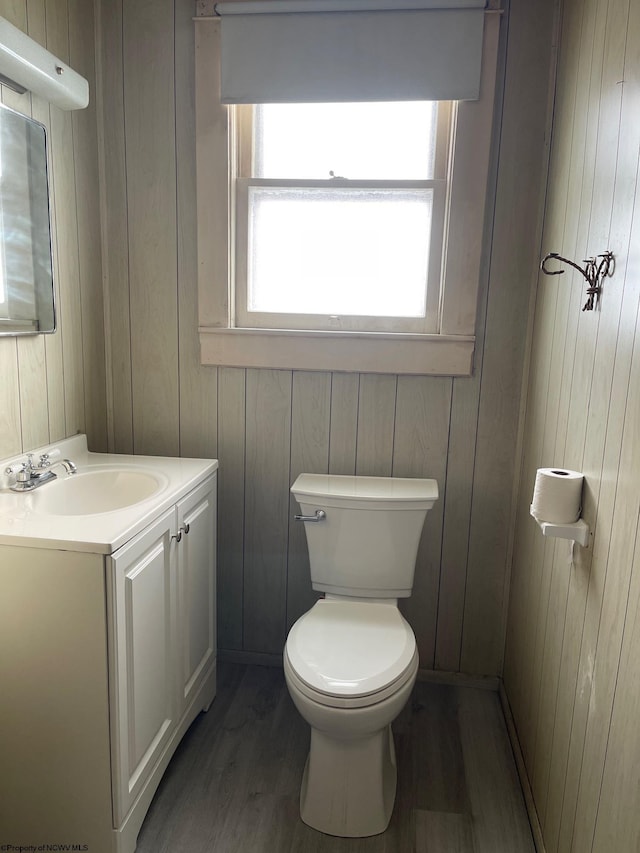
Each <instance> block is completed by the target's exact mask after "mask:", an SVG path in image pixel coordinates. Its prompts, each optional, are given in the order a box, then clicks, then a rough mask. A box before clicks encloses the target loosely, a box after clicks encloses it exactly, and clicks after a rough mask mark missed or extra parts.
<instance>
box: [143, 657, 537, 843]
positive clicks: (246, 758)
mask: <svg viewBox="0 0 640 853" xmlns="http://www.w3.org/2000/svg"><path fill="white" fill-rule="evenodd" d="M394 735H395V743H396V751H397V758H398V768H399V769H398V793H397V797H396V804H395V809H394V812H393V817H392V819H391V823H390V825H389V828H388V829H387V831H386V832H385V833H383V834H382V835H378V836H374V837H372V838H366V839H344V838H333V837H330V836H326V835H323V834H322V833H319V832H316V831H315V830H313V829H310V828H309V827H308V826H306V825H305V824H304V823H302V821H301V820H300V817H299V813H298V794H299V788H300V779H301V776H302V770H303V767H304V762H305V758H306V754H307V749H308V745H309V731H308V726H307V725H306V723H305V722H304V721H303V720H302V719H301V718H300V716H299V714H298V712H297V711H296V709H295V708H294V706H293V704H292V702H291V700H290V698H289V694H288V692H287V689H286V685H285V683H284V677H283V673H282V671H281V670H280V669H276V668H270V667H258V666H241V665H236V664H228V663H226V664H221V665H220V668H219V675H218V695H217V697H216V700H215V701H214V703H213V705H212V706H211V708H210V710H209V712H208V713H206V714H201V715H200V716H199V717H198V719H197V720H196V721H195V722H194V724H193V726H192V727H191V729H190V730H189V732H187V735H186V736H185V738H184V740H183V741H182V743H181V745H180V746H179V747H178V750H177V752H176V754H175V756H174V758H173V760H172V761H171V764H170V765H169V767H168V769H167V772H166V774H165V777H164V779H163V781H162V783H161V785H160V787H159V789H158V791H157V794H156V796H155V799H154V801H153V803H152V805H151V808H150V810H149V813H148V815H147V818H146V820H145V823H144V824H143V826H142V829H141V831H140V835H139V837H138V848H137V853H165V851H167V853H168V851H171V853H205V851H206V853H211V851H216V853H412V851H415V853H533V850H534V846H533V842H532V838H531V832H530V829H529V824H528V821H527V816H526V812H525V807H524V802H523V798H522V793H521V790H520V786H519V783H518V778H517V775H516V770H515V765H514V761H513V756H512V753H511V748H510V745H509V741H508V738H507V733H506V729H505V725H504V720H503V718H502V712H501V709H500V705H499V701H498V697H497V695H496V694H495V693H492V692H490V691H487V690H475V689H471V688H462V687H451V686H445V685H439V684H438V685H436V684H431V683H425V682H419V683H418V684H416V687H415V690H414V693H413V697H412V700H411V701H410V702H409V703H408V704H407V707H406V708H405V710H404V711H403V712H402V714H401V715H400V717H399V718H398V719H397V721H396V722H395V724H394Z"/></svg>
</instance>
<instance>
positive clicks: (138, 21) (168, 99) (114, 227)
mask: <svg viewBox="0 0 640 853" xmlns="http://www.w3.org/2000/svg"><path fill="white" fill-rule="evenodd" d="M531 5H532V4H530V3H527V2H526V0H513V2H512V3H511V7H512V13H511V16H510V17H509V18H508V17H507V16H505V18H504V23H503V27H504V28H506V27H507V21H508V22H509V23H508V26H509V51H508V53H507V58H506V61H507V63H508V66H509V69H508V72H507V83H506V88H505V100H504V103H505V110H504V113H501V112H500V110H498V114H497V116H496V149H495V152H496V158H497V154H498V143H499V151H500V168H499V170H498V178H497V181H498V190H497V194H498V195H497V198H498V201H497V207H496V212H495V219H496V223H497V230H499V236H497V237H496V240H495V242H494V244H493V247H492V246H491V245H489V244H487V245H486V246H485V250H484V255H485V269H487V270H488V268H489V264H490V265H491V276H490V286H489V288H488V290H487V287H486V286H485V287H484V288H483V296H482V301H481V307H480V314H481V320H480V324H479V330H478V331H479V338H478V349H477V362H476V363H477V367H476V371H475V375H474V376H473V378H471V379H456V380H452V379H451V378H438V377H436V378H422V377H412V378H409V377H402V376H400V377H398V376H393V375H389V376H378V375H357V374H346V373H338V372H336V373H333V374H330V373H322V372H319V373H313V372H305V371H295V370H293V371H291V370H289V371H287V370H283V371H273V370H254V369H249V370H245V369H242V368H215V367H202V366H201V365H200V363H199V351H198V342H197V288H196V269H197V266H196V265H197V255H196V242H195V241H196V230H197V229H196V220H195V209H196V206H195V188H196V174H195V131H194V107H193V98H194V82H193V73H194V71H193V68H194V56H193V50H194V48H193V44H194V35H193V26H194V25H193V22H192V15H193V12H194V7H193V4H192V3H190V2H188V1H187V0H154V2H152V0H101V4H100V7H101V10H100V42H99V47H100V53H101V67H102V85H103V98H104V113H103V116H102V126H103V128H104V138H103V143H104V144H103V151H104V177H105V180H104V187H103V190H104V199H105V201H104V211H105V229H104V230H105V246H106V258H105V269H106V275H107V282H108V294H107V303H108V306H109V318H110V331H109V348H110V353H111V363H112V366H113V367H112V373H111V376H110V385H111V387H110V399H111V400H112V401H113V406H112V418H113V429H112V435H111V446H112V449H114V450H116V451H118V452H129V451H134V452H136V453H167V454H175V453H181V454H183V455H190V456H197V455H200V456H217V457H218V458H219V459H220V480H219V488H220V500H219V506H220V519H219V521H220V523H219V531H220V533H219V562H218V566H219V576H218V584H219V625H220V636H219V645H220V647H221V648H222V649H223V650H227V651H232V652H241V653H247V652H250V653H253V654H255V655H266V656H276V655H280V654H281V652H282V648H283V644H284V640H285V636H286V630H287V627H288V626H289V625H290V624H291V623H292V621H293V620H294V619H295V618H296V617H297V616H298V615H299V614H300V613H301V612H303V611H304V610H305V609H306V608H308V607H309V605H310V604H311V603H312V601H313V595H312V592H311V589H310V583H309V578H308V562H307V555H306V548H305V543H304V539H303V534H302V532H301V531H300V529H298V528H297V527H294V526H293V525H292V524H291V523H290V520H291V516H292V511H293V509H294V507H293V503H292V501H291V499H290V496H289V491H288V489H289V485H290V483H291V482H292V480H293V479H294V478H295V476H296V474H297V473H298V472H300V471H302V470H305V469H306V470H313V471H327V470H329V471H332V472H335V473H353V472H357V473H360V474H384V475H389V474H393V475H396V476H419V477H421V476H433V477H436V478H437V480H438V483H439V487H440V500H439V501H438V503H437V504H436V507H435V508H434V510H433V511H432V512H431V513H430V515H429V518H428V521H427V525H426V529H425V535H424V539H423V543H422V545H421V548H420V555H419V561H418V568H417V573H416V585H415V590H414V595H413V597H412V598H411V599H410V600H409V601H407V602H406V603H405V604H404V605H403V606H404V610H405V612H406V614H407V616H408V618H409V619H410V621H411V623H412V625H413V627H414V629H415V631H416V634H417V637H418V644H419V648H420V655H421V665H422V666H423V667H425V668H432V667H434V668H439V669H443V670H450V671H460V670H461V669H462V670H464V671H467V672H470V673H476V674H486V675H496V674H498V673H499V672H500V671H501V667H502V655H503V644H504V631H505V615H506V614H505V593H506V588H507V583H508V576H507V565H508V562H509V542H510V520H511V516H512V504H513V495H512V493H513V474H514V469H515V458H516V452H517V435H518V416H519V406H520V387H521V379H522V369H523V360H524V350H525V345H524V344H525V337H526V327H527V311H528V305H529V298H530V297H529V294H530V288H531V285H532V283H533V281H534V280H535V275H534V271H535V268H536V265H537V256H538V246H537V245H536V234H537V233H538V223H539V219H540V216H539V209H538V206H537V204H536V199H537V198H538V196H539V193H540V188H541V187H542V186H543V178H542V175H543V170H544V165H545V161H546V156H545V115H546V110H547V100H548V83H547V79H548V68H549V61H550V49H551V37H550V33H551V29H552V17H553V6H554V3H553V0H544V2H540V3H538V4H536V8H535V9H531ZM504 44H505V45H506V41H505V42H504ZM503 60H504V56H503ZM494 165H495V163H494ZM265 659H267V658H265Z"/></svg>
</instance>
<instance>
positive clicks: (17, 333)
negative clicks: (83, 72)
mask: <svg viewBox="0 0 640 853" xmlns="http://www.w3.org/2000/svg"><path fill="white" fill-rule="evenodd" d="M0 110H5V111H6V112H8V113H12V114H13V115H15V116H18V117H19V118H20V119H22V120H24V121H25V122H28V123H29V124H31V125H35V126H37V127H39V128H41V129H42V132H43V137H44V166H45V181H46V186H47V222H48V227H47V233H48V236H49V258H50V263H51V312H52V316H53V322H52V326H51V328H48V329H28V330H24V331H23V330H20V329H7V330H6V331H5V330H4V329H3V328H2V324H1V323H0V337H22V336H24V335H30V336H34V335H52V334H54V333H55V332H56V331H57V329H58V305H57V297H56V273H55V265H54V257H53V238H54V235H53V223H52V219H51V204H52V200H51V183H50V180H49V179H50V168H49V141H48V132H47V128H46V126H45V125H44V124H43V123H42V122H40V121H38V120H37V119H34V118H33V117H32V116H30V115H27V114H26V113H23V112H20V111H19V110H15V109H13V108H11V107H8V106H7V105H6V104H2V103H0ZM0 240H2V235H1V234H0ZM36 298H37V296H36Z"/></svg>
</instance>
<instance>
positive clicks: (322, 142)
mask: <svg viewBox="0 0 640 853" xmlns="http://www.w3.org/2000/svg"><path fill="white" fill-rule="evenodd" d="M449 116H450V105H449V104H448V103H440V104H438V103H437V102H423V101H422V102H408V103H402V102H391V103H355V104H350V103H339V104H261V105H257V106H255V107H254V108H253V109H251V108H249V115H248V117H247V118H248V120H245V122H244V123H242V122H241V132H240V157H239V163H240V164H246V167H245V168H246V170H247V172H248V174H241V176H240V177H239V178H238V180H237V182H236V187H237V215H236V241H235V245H236V280H235V307H236V324H237V326H239V327H245V328H256V327H262V328H281V329H284V328H289V329H291V328H293V329H325V330H348V331H377V332H381V331H393V332H415V333H427V332H435V331H437V323H438V317H437V314H438V293H439V279H440V271H441V257H442V251H441V250H442V234H443V223H444V215H445V200H446V184H447V181H446V177H447V150H448V141H449V124H450V122H449Z"/></svg>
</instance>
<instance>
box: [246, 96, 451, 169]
mask: <svg viewBox="0 0 640 853" xmlns="http://www.w3.org/2000/svg"><path fill="white" fill-rule="evenodd" d="M436 114H437V103H436V102H431V101H416V102H410V103H400V102H397V103H373V104H367V103H365V104H362V103H358V104H262V105H260V106H256V107H255V114H254V134H255V136H254V140H255V141H254V158H255V164H254V169H255V174H254V177H257V178H302V179H304V178H306V179H312V178H321V179H324V178H329V177H330V174H329V173H330V172H333V173H334V175H336V176H339V177H343V178H349V179H350V180H356V179H357V180H366V179H370V180H378V179H381V180H384V179H389V180H430V179H431V178H432V177H433V164H434V156H435V137H436Z"/></svg>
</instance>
